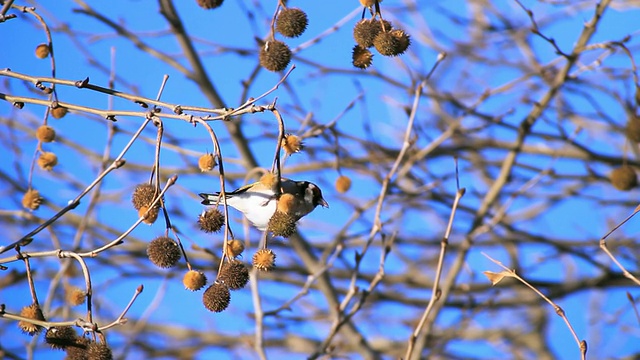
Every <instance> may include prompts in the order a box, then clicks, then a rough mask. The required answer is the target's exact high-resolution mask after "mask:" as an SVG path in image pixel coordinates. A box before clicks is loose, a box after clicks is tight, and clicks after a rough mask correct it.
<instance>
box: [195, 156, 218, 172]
mask: <svg viewBox="0 0 640 360" xmlns="http://www.w3.org/2000/svg"><path fill="white" fill-rule="evenodd" d="M216 165H217V164H216V158H215V157H214V156H213V154H204V155H202V156H200V158H199V159H198V167H199V168H200V171H202V172H205V171H211V170H213V168H215V167H216Z"/></svg>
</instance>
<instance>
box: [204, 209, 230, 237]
mask: <svg viewBox="0 0 640 360" xmlns="http://www.w3.org/2000/svg"><path fill="white" fill-rule="evenodd" d="M198 225H200V230H202V231H204V232H206V233H214V232H218V231H220V229H221V228H222V226H223V225H224V214H223V213H222V212H221V211H220V210H218V208H209V209H207V210H206V211H203V212H202V214H200V216H198Z"/></svg>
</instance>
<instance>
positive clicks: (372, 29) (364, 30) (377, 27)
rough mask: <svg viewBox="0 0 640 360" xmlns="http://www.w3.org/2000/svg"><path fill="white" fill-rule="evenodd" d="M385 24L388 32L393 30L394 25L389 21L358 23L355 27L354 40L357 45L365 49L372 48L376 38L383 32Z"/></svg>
mask: <svg viewBox="0 0 640 360" xmlns="http://www.w3.org/2000/svg"><path fill="white" fill-rule="evenodd" d="M383 23H384V29H385V30H386V31H389V30H391V28H392V25H391V23H390V22H388V21H387V20H382V22H380V20H378V19H362V20H360V21H358V22H357V23H356V25H355V26H354V27H353V39H354V40H355V41H356V44H358V45H360V46H361V47H363V48H370V47H372V46H373V41H374V40H375V38H376V36H378V34H379V33H380V32H381V31H382V24H383Z"/></svg>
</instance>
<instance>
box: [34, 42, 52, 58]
mask: <svg viewBox="0 0 640 360" xmlns="http://www.w3.org/2000/svg"><path fill="white" fill-rule="evenodd" d="M49 50H50V49H49V45H47V44H40V45H38V46H36V57H37V58H38V59H44V58H46V57H47V56H49V52H50V51H49Z"/></svg>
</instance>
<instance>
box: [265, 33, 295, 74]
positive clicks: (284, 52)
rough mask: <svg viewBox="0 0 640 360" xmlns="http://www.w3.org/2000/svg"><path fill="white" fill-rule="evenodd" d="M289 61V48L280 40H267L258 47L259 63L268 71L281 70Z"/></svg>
mask: <svg viewBox="0 0 640 360" xmlns="http://www.w3.org/2000/svg"><path fill="white" fill-rule="evenodd" d="M290 61H291V49H289V46H288V45H287V44H285V43H283V42H282V41H278V40H273V41H267V42H266V43H265V44H264V46H263V47H262V48H261V49H260V65H262V67H263V68H265V69H267V70H269V71H282V70H284V69H286V67H287V65H289V62H290Z"/></svg>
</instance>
